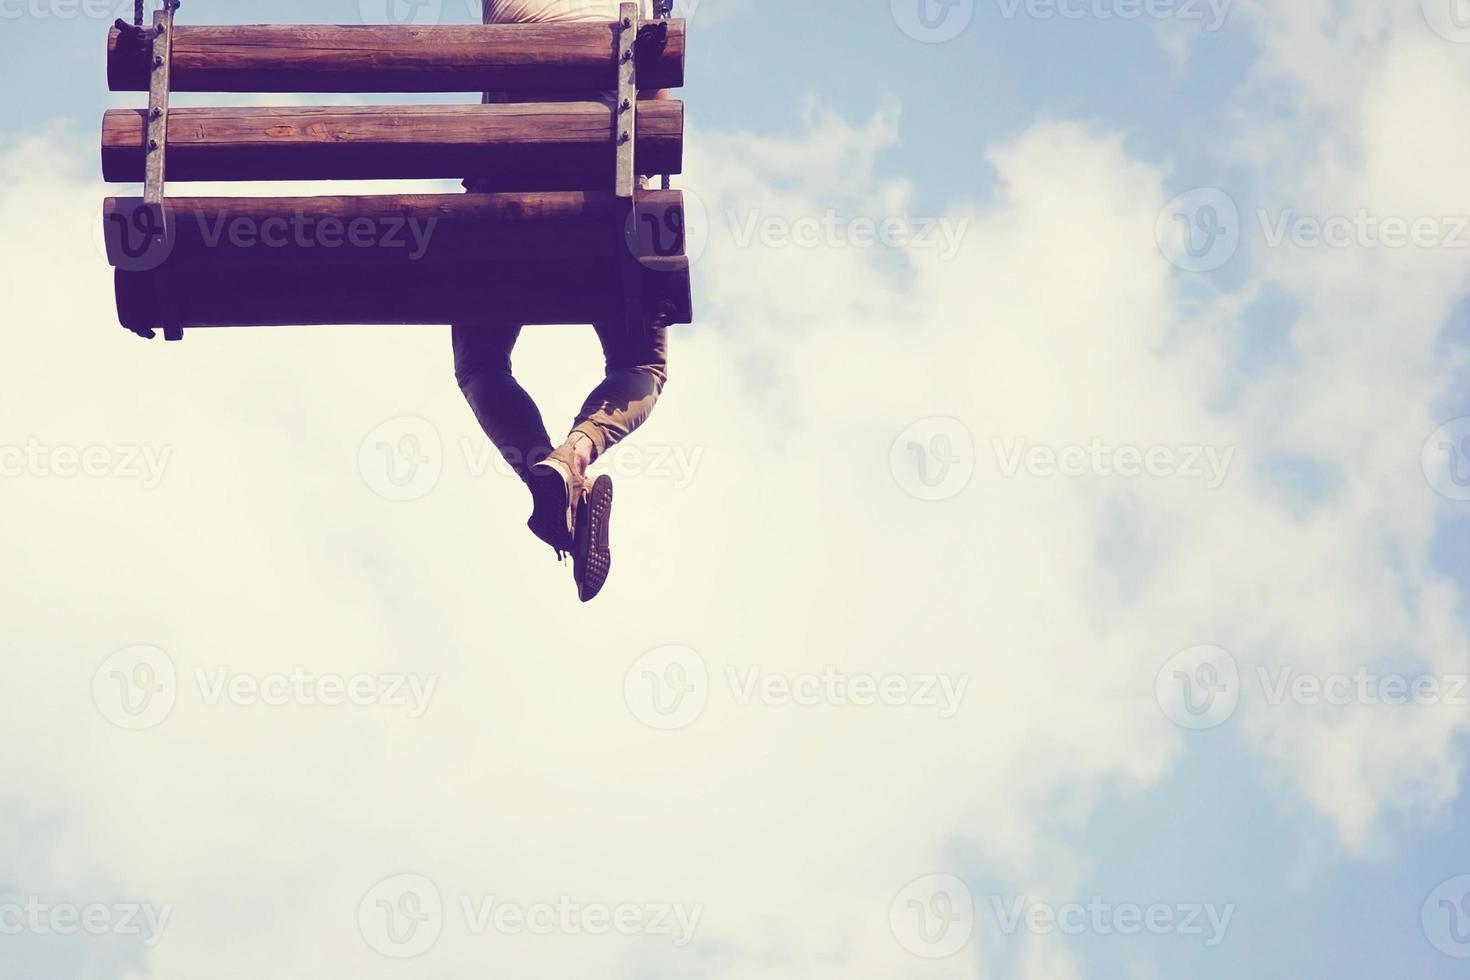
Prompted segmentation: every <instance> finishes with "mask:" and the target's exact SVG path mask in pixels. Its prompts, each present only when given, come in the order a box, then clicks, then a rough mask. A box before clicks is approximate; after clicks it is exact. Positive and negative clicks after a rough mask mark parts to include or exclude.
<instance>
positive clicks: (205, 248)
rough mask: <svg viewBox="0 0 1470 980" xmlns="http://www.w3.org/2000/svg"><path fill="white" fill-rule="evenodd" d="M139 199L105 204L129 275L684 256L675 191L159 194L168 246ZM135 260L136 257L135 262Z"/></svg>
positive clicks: (680, 199)
mask: <svg viewBox="0 0 1470 980" xmlns="http://www.w3.org/2000/svg"><path fill="white" fill-rule="evenodd" d="M142 206H143V201H142V199H141V198H135V197H127V198H116V197H109V198H107V199H106V200H105V201H104V202H103V218H102V220H103V229H104V239H105V241H106V244H107V253H108V261H109V263H110V264H111V265H113V266H114V267H121V268H124V269H127V270H130V271H137V270H139V269H142V268H144V267H152V266H156V265H158V264H160V263H161V262H162V261H164V260H169V261H172V262H173V263H174V264H175V266H177V267H180V268H184V269H192V268H199V267H205V266H213V265H224V266H230V265H250V266H275V265H288V266H325V265H331V266H375V267H380V268H390V269H391V268H394V267H399V266H405V265H412V264H415V263H419V262H428V263H448V264H455V263H458V264H470V263H475V262H486V263H492V262H518V261H526V260H549V259H594V258H596V259H602V260H604V261H609V262H611V261H614V260H618V259H621V258H622V257H623V256H624V255H632V256H637V257H668V256H671V255H683V254H684V234H683V228H684V222H683V218H684V195H683V193H682V192H681V191H676V190H675V191H644V192H640V194H639V196H638V202H637V204H636V207H635V211H634V213H633V214H632V216H631V217H629V216H628V215H627V214H626V213H625V210H624V209H625V208H626V202H622V201H619V200H617V199H616V198H615V197H614V196H613V195H612V194H610V193H605V192H582V191H561V192H553V193H501V194H392V195H364V196H358V197H340V196H330V197H327V196H323V197H178V198H166V199H165V200H164V209H165V212H166V214H167V222H168V224H167V226H168V228H169V229H170V234H169V237H168V243H167V246H166V247H160V248H150V247H149V242H150V239H149V237H148V235H147V234H146V233H145V232H141V231H139V229H140V228H143V229H151V228H152V227H153V225H152V223H151V222H150V221H147V220H143V219H146V218H147V217H148V216H146V215H140V214H139V209H140V208H141V207H142ZM140 259H141V260H142V261H139V260H140Z"/></svg>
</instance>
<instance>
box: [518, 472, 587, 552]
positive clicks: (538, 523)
mask: <svg viewBox="0 0 1470 980" xmlns="http://www.w3.org/2000/svg"><path fill="white" fill-rule="evenodd" d="M530 486H531V499H532V501H533V502H534V503H533V506H532V510H531V519H530V520H529V521H527V522H526V526H527V527H529V528H530V529H531V533H532V534H534V535H536V537H538V538H540V539H541V540H542V541H545V542H546V543H547V544H549V545H551V547H552V548H554V549H556V553H557V557H558V558H560V557H561V556H562V555H563V553H565V552H568V551H571V550H572V548H573V541H572V538H573V533H572V532H573V529H574V528H575V527H576V526H577V525H576V520H577V504H578V503H579V502H580V501H581V499H582V496H583V494H584V492H585V488H584V486H583V481H582V472H581V468H580V467H579V466H578V465H577V458H576V456H575V455H573V454H572V453H571V452H570V451H568V450H565V449H557V450H555V451H553V452H552V453H551V454H550V455H548V456H547V457H546V458H545V459H543V460H541V461H540V462H539V463H536V464H535V465H533V466H532V467H531V480H530Z"/></svg>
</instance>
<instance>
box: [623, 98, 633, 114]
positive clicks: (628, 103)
mask: <svg viewBox="0 0 1470 980" xmlns="http://www.w3.org/2000/svg"><path fill="white" fill-rule="evenodd" d="M631 108H633V100H632V99H624V100H623V111H624V112H627V111H628V110H629V109H631Z"/></svg>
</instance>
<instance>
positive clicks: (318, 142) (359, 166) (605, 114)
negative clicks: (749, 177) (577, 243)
mask: <svg viewBox="0 0 1470 980" xmlns="http://www.w3.org/2000/svg"><path fill="white" fill-rule="evenodd" d="M146 116H147V112H146V110H142V109H112V110H109V111H108V112H107V113H106V114H105V115H104V117H103V121H102V175H103V179H104V180H107V181H110V182H114V183H117V182H130V181H134V182H135V181H140V180H142V178H143V140H144V138H145V137H144V132H145V129H146V122H147V120H146ZM683 131H684V105H683V103H682V102H677V101H655V100H649V101H646V102H640V103H639V106H638V154H637V169H638V172H639V173H642V174H676V173H681V172H682V169H683ZM611 132H612V109H611V108H610V107H609V106H606V105H603V104H602V103H599V102H560V103H517V104H505V105H429V106H346V107H265V108H260V107H250V108H240V107H224V108H188V109H174V110H172V111H171V112H170V113H169V138H168V177H169V180H170V181H171V182H172V181H181V180H182V181H191V180H359V179H361V180H367V179H459V178H465V177H485V178H490V179H491V180H492V182H493V184H494V189H496V190H555V189H563V190H564V189H566V188H587V189H603V188H607V189H611V188H612V184H613V162H614V149H613V143H612V139H611Z"/></svg>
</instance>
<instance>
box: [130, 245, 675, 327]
mask: <svg viewBox="0 0 1470 980" xmlns="http://www.w3.org/2000/svg"><path fill="white" fill-rule="evenodd" d="M640 268H642V275H643V283H642V286H643V296H644V302H645V306H646V308H647V309H649V310H650V311H652V310H657V309H659V308H660V307H665V308H666V309H667V310H668V311H670V313H671V314H672V315H671V317H670V322H672V323H690V322H692V319H693V317H692V315H691V313H692V310H691V299H690V286H689V261H688V259H686V258H684V257H682V256H679V257H671V258H666V259H648V260H645V262H644V263H643V265H642V266H641V267H640ZM114 275H115V277H116V291H117V308H118V319H119V320H120V321H121V323H122V325H123V326H125V327H127V328H128V329H130V330H136V329H139V328H142V327H153V328H155V329H156V328H157V327H159V326H160V323H161V317H160V314H159V308H158V293H157V291H156V290H155V288H154V282H153V277H154V275H156V273H147V272H125V271H123V270H121V269H118V270H115V272H114ZM170 288H171V289H172V290H173V297H174V303H175V304H176V306H177V309H178V314H179V318H180V320H181V321H182V322H183V324H184V325H185V326H186V327H265V326H316V325H327V324H345V325H359V324H360V325H376V324H425V325H427V324H447V323H456V322H460V323H472V322H477V321H479V322H485V321H512V322H516V323H524V324H528V325H530V324H556V323H596V322H601V321H613V320H621V318H622V317H623V315H624V309H623V301H622V282H621V277H620V273H619V270H618V266H617V263H612V262H607V261H599V260H595V259H566V260H558V261H548V262H540V263H520V264H509V263H507V264H496V263H486V264H463V265H447V264H442V263H432V264H431V263H418V264H415V265H413V266H407V267H403V268H400V269H398V270H395V272H394V273H393V274H392V275H384V274H383V272H382V270H380V269H374V268H372V267H363V266H350V267H327V268H321V267H316V268H312V267H295V268H290V267H267V266H234V267H230V266H211V267H209V268H206V269H199V270H193V271H191V272H189V273H188V274H181V273H180V272H179V271H177V270H175V271H174V274H173V275H172V277H171V278H170Z"/></svg>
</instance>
